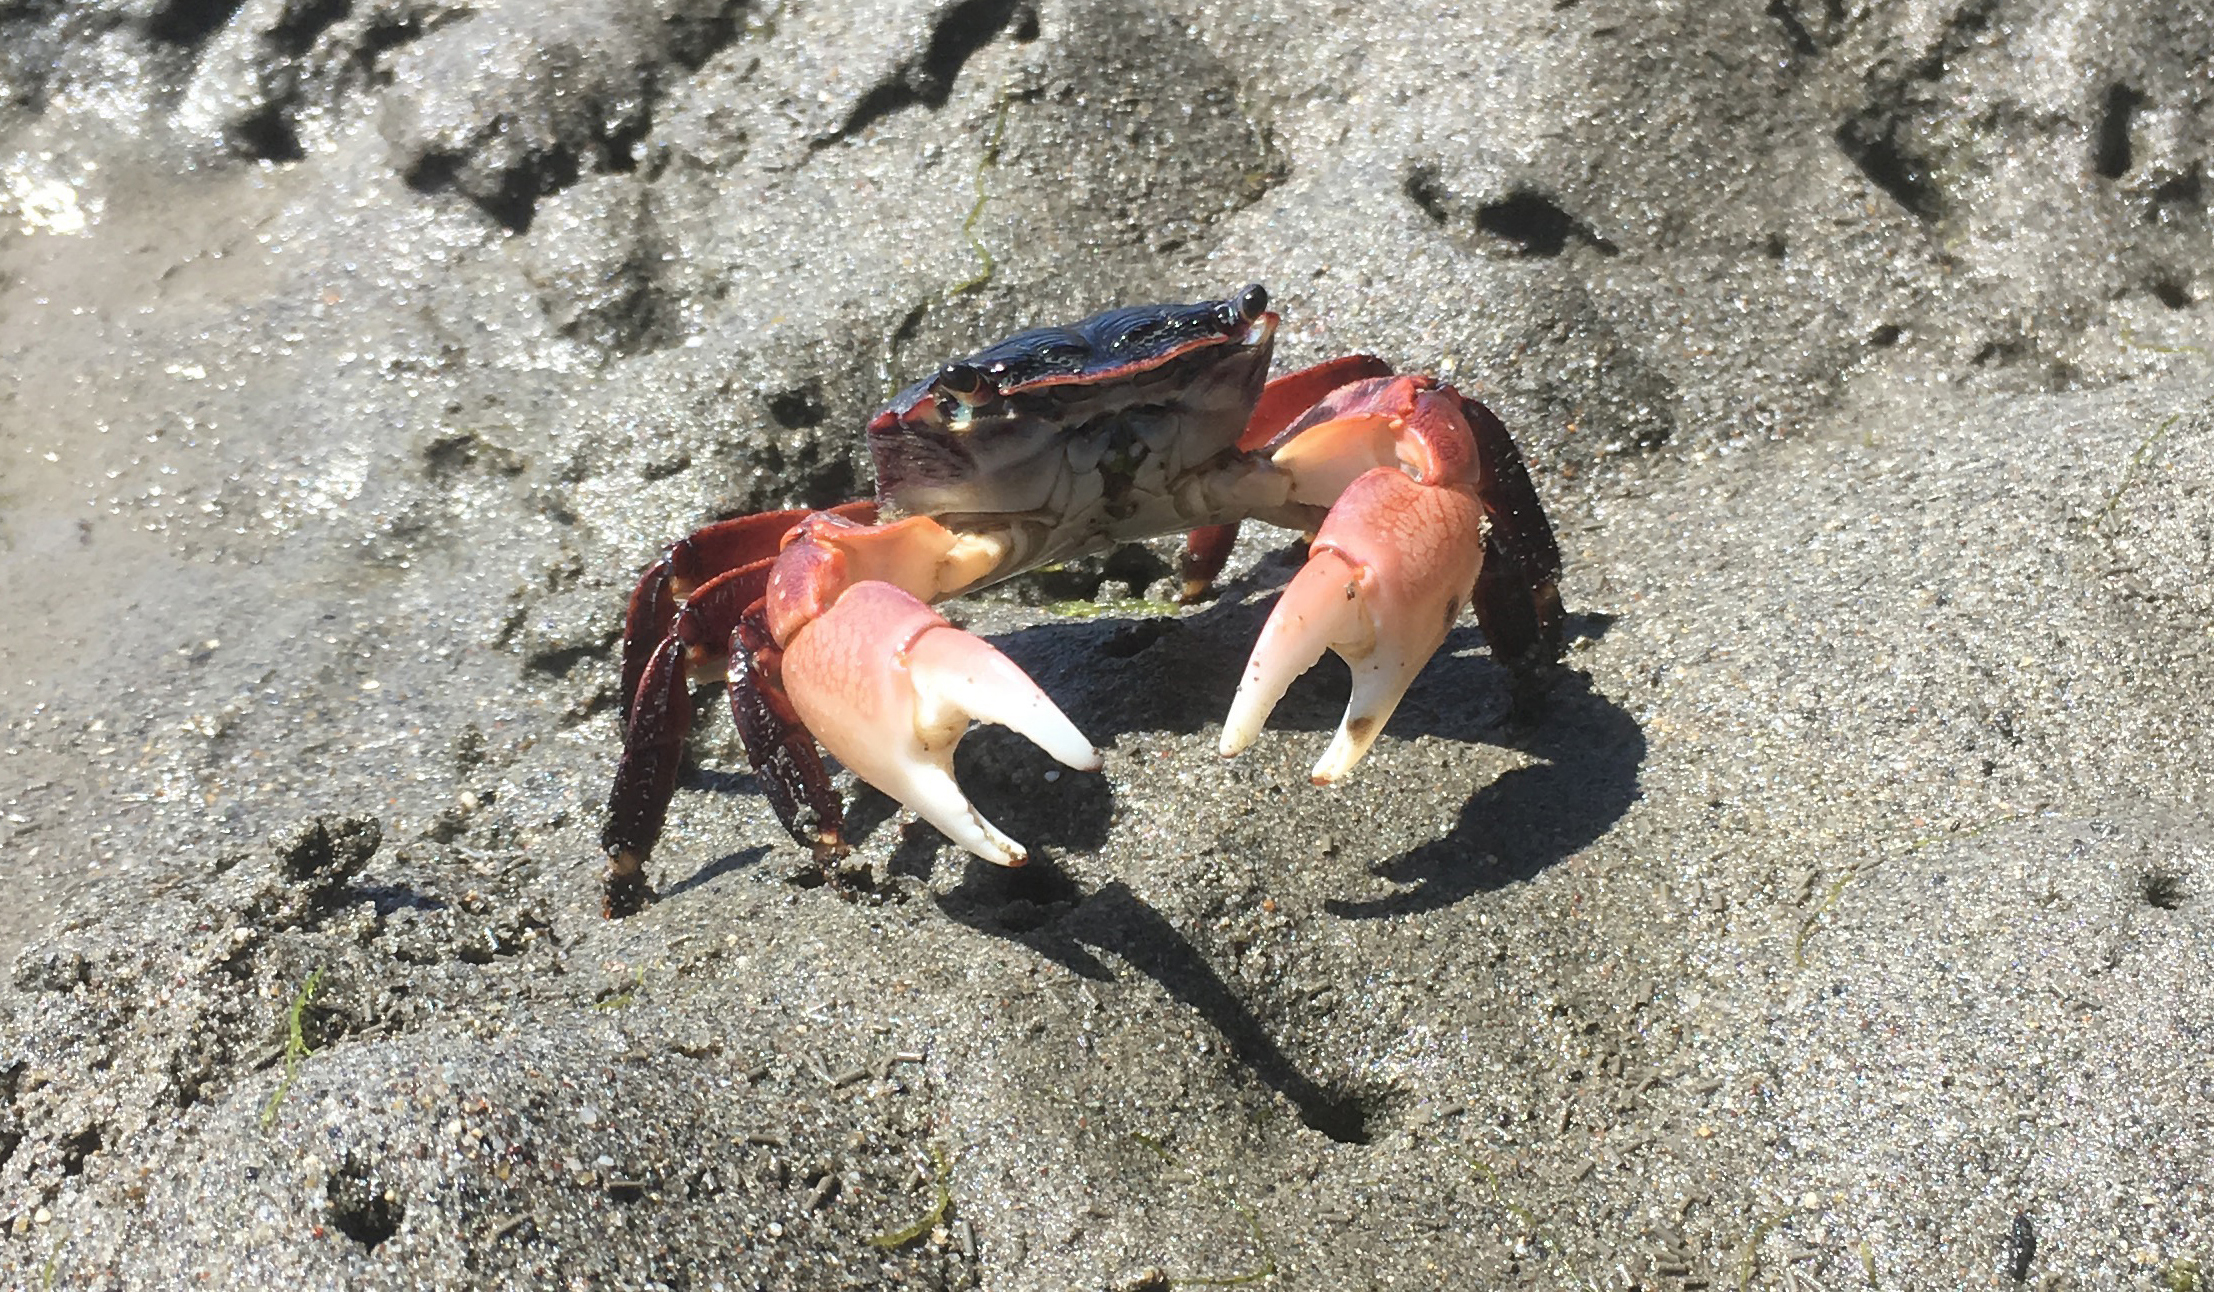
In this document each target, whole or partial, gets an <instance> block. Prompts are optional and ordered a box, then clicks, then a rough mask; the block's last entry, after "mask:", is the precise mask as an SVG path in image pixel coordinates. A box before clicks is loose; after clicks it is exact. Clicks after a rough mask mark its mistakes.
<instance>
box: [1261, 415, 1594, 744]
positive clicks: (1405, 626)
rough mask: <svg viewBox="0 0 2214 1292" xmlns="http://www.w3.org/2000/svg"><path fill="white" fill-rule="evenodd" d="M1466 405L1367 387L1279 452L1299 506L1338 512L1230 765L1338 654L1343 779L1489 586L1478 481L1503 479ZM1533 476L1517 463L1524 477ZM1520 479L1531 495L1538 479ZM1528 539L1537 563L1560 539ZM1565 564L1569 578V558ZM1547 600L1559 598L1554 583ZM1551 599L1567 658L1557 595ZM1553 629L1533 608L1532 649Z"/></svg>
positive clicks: (1272, 621) (1266, 641) (1487, 533)
mask: <svg viewBox="0 0 2214 1292" xmlns="http://www.w3.org/2000/svg"><path fill="white" fill-rule="evenodd" d="M1464 404H1473V401H1467V400H1463V399H1462V398H1461V396H1460V395H1459V394H1458V392H1456V391H1454V390H1453V389H1452V388H1451V387H1448V386H1441V385H1440V384H1439V383H1437V382H1435V381H1434V380H1431V379H1429V378H1423V377H1392V378H1378V379H1374V380H1369V381H1362V382H1357V383H1354V384H1352V385H1350V386H1347V387H1345V388H1344V389H1343V390H1340V391H1337V392H1335V393H1333V394H1332V395H1330V396H1329V397H1328V398H1326V399H1325V400H1323V401H1322V402H1321V403H1320V404H1318V405H1317V406H1316V407H1315V409H1314V410H1313V411H1312V412H1310V413H1309V414H1308V415H1307V416H1306V417H1304V418H1302V419H1300V421H1298V422H1296V423H1294V424H1293V425H1292V426H1290V427H1288V428H1286V430H1285V431H1284V432H1283V434H1282V435H1281V436H1280V437H1279V438H1278V440H1277V441H1275V443H1274V453H1273V457H1272V460H1273V461H1274V463H1275V464H1276V465H1277V466H1278V467H1279V468H1281V469H1283V470H1284V471H1286V472H1288V473H1289V474H1290V475H1291V477H1292V480H1293V492H1292V496H1293V500H1294V501H1295V502H1308V503H1316V502H1324V501H1328V502H1329V505H1330V511H1329V514H1328V515H1327V517H1325V518H1324V520H1323V523H1322V525H1321V528H1320V529H1319V531H1318V532H1317V533H1316V536H1315V541H1314V543H1313V545H1312V546H1311V547H1310V548H1309V559H1308V562H1307V564H1306V566H1305V567H1304V568H1302V569H1301V570H1300V572H1299V574H1298V576H1297V577H1295V578H1294V579H1293V580H1292V582H1291V585H1290V586H1289V587H1287V588H1286V589H1285V590H1284V594H1283V597H1282V598H1281V599H1280V600H1279V601H1278V602H1277V605H1276V608H1275V610H1274V611H1273V612H1272V613H1271V614H1270V616H1269V620H1268V623H1267V624H1266V625H1265V626H1264V627H1263V628H1262V630H1261V636H1260V639H1259V640H1258V641H1257V642H1255V643H1254V647H1253V654H1252V657H1251V659H1250V660H1249V661H1248V662H1247V665H1246V671H1245V676H1244V678H1243V680H1242V681H1241V682H1240V684H1239V686H1238V693H1237V697H1236V698H1235V699H1234V700H1233V701H1232V703H1231V707H1230V714H1229V717H1228V718H1227V719H1226V720H1225V721H1224V724H1223V731H1222V743H1221V750H1222V753H1223V755H1224V756H1225V757H1229V756H1233V755H1235V754H1237V753H1239V752H1241V751H1243V750H1244V749H1245V748H1246V747H1247V746H1248V745H1250V744H1252V742H1253V740H1254V738H1255V737H1256V736H1258V735H1259V734H1260V730H1261V727H1262V725H1263V724H1264V723H1266V722H1267V720H1268V715H1269V713H1270V712H1271V711H1272V710H1273V709H1274V708H1275V707H1276V704H1277V702H1278V701H1279V700H1281V699H1282V698H1283V695H1284V692H1285V690H1286V689H1287V688H1289V687H1290V685H1291V683H1292V680H1293V679H1294V678H1296V677H1298V676H1299V675H1300V674H1302V673H1304V672H1306V671H1307V670H1308V669H1309V668H1311V667H1312V666H1313V665H1314V663H1315V662H1316V661H1317V660H1319V659H1320V658H1321V657H1322V652H1323V651H1325V650H1333V651H1335V652H1337V654H1338V655H1339V656H1341V657H1342V658H1343V659H1344V660H1345V661H1346V663H1347V664H1348V665H1349V666H1350V667H1351V669H1352V672H1353V690H1352V695H1351V697H1350V698H1349V699H1348V701H1347V703H1346V710H1345V717H1344V719H1343V720H1342V721H1341V722H1340V723H1339V726H1338V730H1337V734H1336V736H1335V737H1334V738H1333V739H1332V740H1331V742H1330V745H1329V748H1327V749H1326V750H1324V751H1323V755H1322V757H1321V759H1320V760H1319V761H1318V762H1316V764H1315V766H1314V770H1313V773H1312V779H1313V780H1314V782H1315V783H1316V784H1318V785H1319V784H1328V783H1330V782H1333V781H1336V780H1338V779H1340V778H1341V777H1343V776H1344V775H1345V774H1346V773H1348V772H1350V771H1351V770H1352V769H1353V766H1354V765H1355V764H1356V763H1358V762H1359V761H1360V760H1361V757H1362V756H1363V755H1365V754H1366V753H1367V752H1368V750H1369V747H1370V746H1371V745H1372V744H1373V743H1374V742H1375V740H1376V736H1377V733H1378V732H1380V731H1381V730H1382V729H1383V726H1384V723H1385V722H1386V721H1387V720H1389V719H1390V717H1391V714H1392V711H1393V710H1394V709H1395V708H1397V707H1398V704H1399V701H1400V698H1401V697H1402V696H1404V695H1405V694H1406V690H1407V687H1408V686H1409V685H1410V684H1411V683H1412V682H1413V681H1414V677H1415V675H1416V674H1417V673H1419V672H1420V671H1421V670H1422V666H1423V665H1424V664H1425V663H1427V662H1428V661H1429V659H1430V657H1431V656H1432V655H1434V654H1435V653H1436V652H1437V649H1438V647H1440V646H1441V645H1443V644H1444V642H1445V637H1446V634H1447V633H1448V632H1449V631H1451V629H1452V626H1453V621H1454V620H1455V619H1456V618H1458V617H1459V615H1460V612H1461V609H1462V607H1464V606H1466V605H1468V604H1469V603H1470V601H1471V599H1472V597H1473V596H1474V595H1475V593H1476V590H1477V588H1478V586H1479V584H1480V583H1481V582H1482V578H1481V576H1482V574H1483V572H1484V569H1485V565H1486V560H1487V557H1486V552H1487V547H1489V546H1491V545H1492V544H1493V537H1492V532H1491V519H1492V518H1491V517H1490V516H1488V515H1487V509H1486V507H1485V505H1484V503H1483V502H1482V501H1481V500H1480V495H1479V493H1478V483H1479V480H1480V479H1482V478H1483V475H1484V473H1485V472H1486V471H1487V470H1494V471H1496V470H1499V469H1501V468H1500V467H1499V466H1498V464H1497V463H1496V462H1495V461H1494V460H1493V455H1495V450H1493V449H1490V448H1487V446H1486V445H1484V444H1483V443H1481V442H1480V437H1479V435H1478V434H1477V433H1476V432H1475V431H1474V430H1473V429H1472V428H1471V426H1470V425H1469V417H1470V416H1471V414H1470V413H1469V412H1468V411H1467V410H1466V409H1465V408H1464V407H1463V406H1464ZM1476 407H1477V408H1481V405H1476ZM1484 415H1485V416H1486V417H1488V416H1489V414H1488V411H1487V412H1486V413H1485V414H1484ZM1493 424H1494V425H1496V419H1494V422H1493ZM1501 436H1502V438H1503V436H1504V432H1503V431H1502V432H1501ZM1511 447H1512V446H1511V443H1510V444H1509V451H1511ZM1520 465H1521V464H1520V461H1519V459H1516V460H1515V462H1514V463H1513V467H1514V469H1515V470H1517V471H1519V470H1520ZM1522 484H1523V487H1524V489H1525V491H1527V486H1528V478H1527V475H1523V476H1522ZM1531 498H1532V499H1533V500H1534V498H1535V494H1534V492H1533V493H1531ZM1538 516H1539V521H1538V523H1539V524H1540V525H1542V523H1543V514H1542V512H1540V513H1538ZM1518 541H1520V542H1521V543H1522V544H1523V545H1524V549H1526V550H1524V551H1520V552H1517V553H1516V554H1515V555H1516V556H1519V557H1522V558H1524V559H1525V560H1526V561H1527V563H1528V564H1529V565H1530V566H1531V567H1532V568H1534V567H1536V566H1537V565H1540V564H1542V563H1543V552H1544V551H1546V550H1550V547H1551V543H1552V535H1551V533H1550V531H1549V530H1548V531H1546V532H1545V533H1543V534H1542V536H1540V535H1538V534H1537V533H1536V532H1535V530H1534V529H1532V528H1530V527H1527V526H1526V527H1525V528H1524V529H1523V530H1522V531H1520V532H1519V539H1518ZM1552 559H1553V561H1554V562H1555V565H1554V568H1555V569H1557V568H1558V567H1557V562H1558V556H1557V554H1556V555H1555V556H1554V557H1553V558H1552ZM1487 586H1488V587H1489V588H1490V589H1491V592H1492V595H1493V596H1494V597H1495V598H1496V599H1498V600H1499V601H1500V603H1501V607H1502V609H1501V612H1500V613H1502V614H1505V613H1506V608H1507V607H1508V606H1509V602H1508V598H1509V597H1510V595H1512V589H1510V588H1509V587H1508V586H1507V584H1506V582H1505V581H1503V580H1499V581H1494V582H1493V583H1491V584H1489V585H1487ZM1545 591H1546V593H1548V594H1550V593H1551V584H1550V581H1549V580H1548V582H1547V583H1546V588H1545ZM1522 595H1523V596H1525V597H1526V598H1527V597H1528V596H1529V595H1530V594H1529V593H1528V592H1527V591H1525V592H1524V593H1523V594H1522ZM1551 604H1552V606H1553V607H1554V613H1555V629H1554V631H1555V633H1556V635H1555V636H1554V637H1552V638H1551V639H1550V640H1551V641H1552V642H1553V643H1555V645H1554V647H1553V649H1555V650H1557V641H1558V638H1557V610H1558V604H1559V600H1558V596H1557V594H1556V595H1552V600H1551ZM1540 618H1541V613H1540V612H1539V611H1532V610H1528V609H1525V611H1524V613H1523V615H1522V622H1523V623H1524V624H1525V625H1526V626H1525V628H1524V631H1523V632H1522V633H1521V636H1520V638H1518V640H1517V642H1516V647H1517V651H1518V654H1521V655H1531V654H1534V653H1537V652H1540V651H1542V650H1543V649H1544V644H1543V642H1544V640H1545V639H1544V637H1543V634H1542V632H1540V630H1539V620H1540Z"/></svg>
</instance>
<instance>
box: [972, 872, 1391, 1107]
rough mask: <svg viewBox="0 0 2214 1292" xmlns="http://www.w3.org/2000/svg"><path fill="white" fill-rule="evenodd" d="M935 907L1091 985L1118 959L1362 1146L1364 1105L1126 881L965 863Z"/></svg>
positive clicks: (1240, 1058)
mask: <svg viewBox="0 0 2214 1292" xmlns="http://www.w3.org/2000/svg"><path fill="white" fill-rule="evenodd" d="M937 902H938V906H939V908H940V909H941V910H943V911H944V912H945V913H946V915H947V916H948V917H950V918H951V919H953V920H954V921H955V922H956V923H960V924H964V925H967V926H968V927H970V928H973V929H975V930H977V931H979V932H981V933H984V934H987V935H989V936H992V937H998V938H1005V939H1007V940H1009V941H1012V942H1016V943H1019V944H1020V945H1022V946H1025V947H1027V948H1029V949H1030V950H1031V951H1033V952H1035V953H1036V954H1038V955H1041V956H1044V957H1045V958H1046V959H1048V960H1051V961H1053V962H1054V963H1056V964H1058V965H1060V966H1062V967H1063V968H1065V969H1067V970H1068V971H1069V972H1071V973H1074V974H1076V975H1078V976H1079V977H1083V978H1088V979H1090V980H1092V981H1094V982H1113V981H1114V980H1115V974H1114V971H1113V970H1111V969H1109V968H1108V967H1107V965H1106V963H1105V962H1103V961H1102V960H1101V959H1100V958H1099V955H1100V954H1106V955H1111V956H1114V957H1115V958H1117V959H1120V960H1121V961H1123V962H1124V963H1125V964H1127V965H1129V966H1130V967H1131V968H1133V969H1135V970H1137V971H1138V972H1139V973H1141V974H1144V975H1145V976H1146V977H1148V978H1150V979H1152V980H1153V981H1154V982H1156V983H1158V984H1160V986H1161V988H1162V989H1163V990H1164V991H1166V992H1168V994H1169V995H1170V996H1171V997H1173V998H1174V999H1175V1000H1177V1001H1178V1002H1179V1003H1181V1004H1182V1005H1183V1006H1184V1007H1185V1008H1187V1009H1189V1010H1191V1011H1192V1012H1194V1013H1196V1014H1198V1015H1199V1016H1200V1017H1201V1018H1203V1019H1205V1020H1206V1021H1207V1023H1208V1024H1209V1025H1210V1026H1212V1027H1213V1028H1214V1029H1215V1031H1216V1033H1217V1034H1218V1035H1220V1036H1221V1037H1222V1038H1223V1041H1224V1043H1225V1045H1226V1046H1227V1048H1228V1050H1229V1052H1230V1055H1231V1057H1232V1058H1233V1059H1234V1060H1236V1062H1238V1063H1239V1064H1240V1065H1242V1066H1243V1067H1244V1068H1245V1069H1246V1070H1247V1071H1249V1072H1251V1073H1252V1074H1253V1075H1254V1076H1255V1077H1256V1078H1257V1079H1259V1081H1260V1082H1261V1083H1262V1084H1263V1085H1265V1086H1267V1087H1268V1088H1269V1089H1271V1090H1273V1091H1275V1092H1277V1093H1278V1094H1280V1095H1282V1096H1283V1097H1284V1098H1285V1099H1286V1100H1288V1101H1290V1103H1291V1104H1292V1106H1293V1107H1294V1108H1296V1109H1298V1111H1299V1118H1300V1120H1301V1121H1303V1122H1305V1123H1306V1124H1307V1125H1308V1126H1310V1127H1312V1128H1313V1129H1315V1130H1318V1131H1321V1132H1322V1133H1323V1134H1325V1135H1327V1136H1329V1137H1330V1138H1331V1139H1334V1140H1337V1141H1338V1142H1340V1143H1347V1144H1365V1143H1367V1142H1368V1138H1369V1132H1368V1127H1367V1120H1368V1114H1367V1111H1366V1110H1365V1108H1364V1107H1363V1105H1362V1101H1361V1100H1360V1099H1359V1098H1358V1097H1357V1096H1352V1095H1347V1094H1343V1093H1340V1092H1336V1091H1332V1090H1330V1089H1328V1088H1327V1087H1325V1086H1324V1085H1322V1083H1320V1082H1318V1081H1316V1080H1315V1079H1314V1078H1313V1077H1310V1076H1308V1075H1307V1074H1306V1073H1305V1072H1303V1071H1301V1070H1300V1068H1299V1065H1298V1064H1296V1063H1294V1062H1293V1061H1292V1059H1291V1057H1290V1056H1289V1055H1287V1054H1285V1053H1284V1050H1283V1047H1282V1046H1279V1045H1278V1044H1277V1043H1276V1041H1275V1039H1274V1038H1273V1037H1271V1036H1270V1035H1269V1034H1268V1030H1267V1029H1266V1028H1265V1027H1263V1026H1262V1025H1261V1020H1260V1019H1259V1018H1258V1017H1257V1016H1256V1015H1255V1014H1254V1013H1253V1011H1252V1010H1251V1009H1249V1008H1247V1007H1246V1004H1245V1002H1244V1001H1243V1000H1241V999H1239V996H1238V994H1237V993H1236V992H1234V991H1232V990H1231V989H1230V987H1229V985H1228V984H1226V983H1225V982H1223V980H1222V976H1221V975H1220V974H1218V973H1216V972H1215V969H1214V966H1213V965H1211V964H1209V963H1208V961H1207V958H1206V957H1205V956H1204V955H1202V954H1200V952H1199V950H1198V949H1197V948H1196V947H1194V946H1193V945H1192V944H1191V941H1190V940H1189V939H1187V938H1186V937H1185V936H1184V935H1183V934H1181V933H1179V932H1177V930H1176V927H1175V926H1174V925H1172V924H1170V923H1169V921H1168V920H1167V919H1166V918H1165V917H1163V916H1162V914H1161V913H1160V912H1159V911H1157V910H1155V909H1153V907H1152V906H1150V905H1148V904H1147V903H1146V901H1145V900H1144V899H1143V898H1141V897H1139V896H1138V895H1137V894H1136V893H1134V892H1132V891H1131V890H1130V887H1129V886H1128V885H1126V884H1124V883H1123V882H1122V881H1120V880H1114V881H1110V882H1109V883H1106V884H1104V885H1101V886H1100V887H1099V888H1098V889H1097V890H1095V891H1093V892H1090V893H1085V892H1084V891H1083V890H1082V889H1081V888H1080V887H1079V886H1078V885H1077V883H1076V881H1074V880H1073V879H1071V878H1069V877H1068V876H1067V875H1066V874H1064V873H1063V872H1062V871H1061V870H1060V869H1059V868H1057V867H1055V866H1054V865H1053V864H1052V863H1051V862H1050V861H1044V860H1034V861H1032V862H1031V863H1030V864H1029V865H1027V866H1024V867H1022V868H1020V869H1016V870H1009V869H1005V868H1003V867H999V866H993V865H990V864H987V863H985V862H980V861H971V862H970V863H969V867H968V870H967V872H966V874H965V875H964V876H963V878H962V881H961V884H960V885H959V886H958V887H956V888H954V889H952V890H950V891H948V892H944V893H940V894H939V895H938V897H937Z"/></svg>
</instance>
